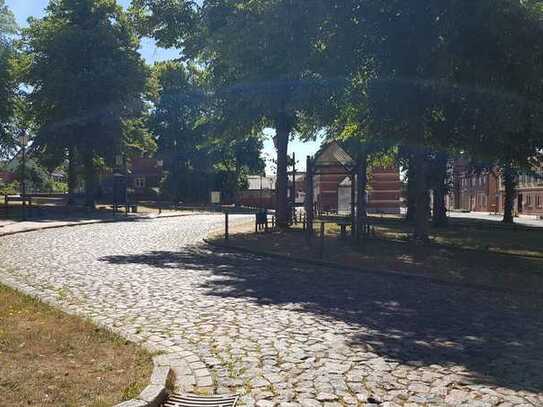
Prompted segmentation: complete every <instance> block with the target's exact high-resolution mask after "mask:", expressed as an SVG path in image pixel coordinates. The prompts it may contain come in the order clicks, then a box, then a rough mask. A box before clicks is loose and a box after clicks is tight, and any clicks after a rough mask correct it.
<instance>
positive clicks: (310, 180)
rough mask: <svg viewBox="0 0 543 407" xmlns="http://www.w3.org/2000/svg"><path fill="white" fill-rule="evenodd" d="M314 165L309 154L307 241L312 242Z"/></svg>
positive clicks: (306, 217)
mask: <svg viewBox="0 0 543 407" xmlns="http://www.w3.org/2000/svg"><path fill="white" fill-rule="evenodd" d="M313 198H314V194H313V165H312V162H311V158H310V157H309V156H308V157H307V160H306V175H305V202H304V209H305V236H306V242H307V243H308V244H311V237H312V235H313Z"/></svg>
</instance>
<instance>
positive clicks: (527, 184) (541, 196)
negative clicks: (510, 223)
mask: <svg viewBox="0 0 543 407" xmlns="http://www.w3.org/2000/svg"><path fill="white" fill-rule="evenodd" d="M498 202H499V211H500V212H503V207H504V203H505V191H504V187H503V182H502V180H501V177H500V179H499V184H498ZM514 211H515V213H517V214H519V215H537V216H543V169H540V170H539V171H537V174H534V175H526V174H524V175H520V176H519V177H518V186H517V196H516V198H515V205H514Z"/></svg>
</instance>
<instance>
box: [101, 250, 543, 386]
mask: <svg viewBox="0 0 543 407" xmlns="http://www.w3.org/2000/svg"><path fill="white" fill-rule="evenodd" d="M101 260H102V261H107V262H109V263H111V264H146V265H151V266H153V267H157V268H162V269H171V270H172V271H174V270H178V271H179V272H180V273H187V272H191V273H194V272H201V273H202V281H201V285H202V287H204V288H206V290H207V295H209V296H217V297H225V298H238V299H245V300H247V301H251V302H254V303H256V304H266V305H277V306H285V305H289V306H291V305H292V304H295V305H296V310H297V312H302V313H310V314H312V315H315V316H319V317H325V318H327V319H328V320H329V319H332V320H334V321H336V322H337V323H346V324H348V325H349V326H350V327H351V335H350V337H349V338H348V339H349V341H350V345H351V346H353V347H360V349H361V350H364V349H370V350H371V351H372V352H375V353H377V354H379V355H381V356H383V357H384V358H386V359H392V360H395V361H398V362H400V363H404V364H408V365H413V366H429V365H440V366H446V367H452V366H464V367H465V368H466V369H467V371H469V373H470V374H469V375H468V376H466V377H465V381H466V384H485V385H495V386H500V387H505V388H509V389H512V390H527V391H533V392H541V391H543V368H542V367H543V312H542V310H543V305H542V304H543V302H542V301H541V300H539V299H535V298H518V297H513V296H511V295H506V294H503V293H497V292H492V291H481V290H477V289H471V288H461V287H454V286H449V285H444V284H438V283H432V282H429V281H426V280H422V279H413V278H410V277H402V276H394V275H379V274H375V273H362V272H353V271H345V270H335V269H330V268H324V267H316V266H300V265H295V264H292V263H287V262H284V261H281V260H275V259H270V258H260V257H255V256H251V255H245V254H234V253H229V252H226V251H220V250H209V248H208V247H207V246H194V247H190V248H186V249H184V250H183V251H180V252H166V251H164V252H149V253H145V254H141V255H130V256H108V257H104V258H102V259H101ZM204 272H205V273H204ZM209 273H210V274H209Z"/></svg>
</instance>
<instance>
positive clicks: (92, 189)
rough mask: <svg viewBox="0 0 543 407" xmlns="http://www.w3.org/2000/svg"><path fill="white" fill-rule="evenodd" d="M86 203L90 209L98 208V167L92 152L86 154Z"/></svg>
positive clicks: (84, 163)
mask: <svg viewBox="0 0 543 407" xmlns="http://www.w3.org/2000/svg"><path fill="white" fill-rule="evenodd" d="M83 166H84V168H85V205H86V206H87V207H88V208H90V209H95V208H96V168H95V166H94V160H93V156H92V153H91V152H87V153H86V154H85V158H84V160H83Z"/></svg>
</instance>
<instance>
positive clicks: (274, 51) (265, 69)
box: [133, 0, 330, 228]
mask: <svg viewBox="0 0 543 407" xmlns="http://www.w3.org/2000/svg"><path fill="white" fill-rule="evenodd" d="M133 4H134V9H133V14H134V15H135V16H136V19H137V20H138V21H139V24H138V25H139V26H140V27H142V30H143V33H145V34H151V35H153V36H154V37H155V38H156V39H157V40H158V41H159V44H162V45H164V46H178V47H179V46H182V47H183V49H184V53H185V56H186V57H187V58H192V59H193V60H196V61H198V62H199V63H201V64H202V65H205V66H206V68H207V72H208V75H209V78H210V82H211V84H212V87H213V90H214V91H215V96H216V98H218V99H219V100H221V101H222V105H223V109H224V111H225V112H227V116H228V117H230V118H232V120H234V119H235V120H237V121H238V122H239V123H240V127H245V128H247V127H253V128H254V129H255V130H256V131H258V130H260V129H262V128H263V127H266V126H270V127H273V128H275V130H276V137H275V139H274V141H275V147H276V149H277V198H278V199H277V202H278V206H277V222H278V226H279V227H282V228H285V227H288V222H289V205H288V192H287V190H288V177H287V164H288V157H287V150H288V142H289V138H290V137H292V136H293V134H294V132H295V131H296V130H297V126H298V124H299V121H298V119H299V117H300V115H301V114H302V113H303V112H305V111H307V110H311V109H313V108H316V107H318V105H319V101H322V100H323V98H324V95H326V94H327V93H328V92H329V87H330V83H329V82H326V81H323V80H322V77H321V76H320V75H319V73H318V71H316V69H315V67H317V66H318V63H316V62H317V61H319V58H320V56H321V54H322V52H321V49H320V48H319V47H318V44H316V42H315V41H316V39H317V38H318V35H319V27H320V17H319V16H320V13H319V12H318V8H319V2H318V1H315V2H312V5H311V7H308V6H307V4H306V3H304V2H299V1H293V0H271V1H262V0H257V1H253V2H247V1H244V0H228V1H222V0H221V1H219V0H205V1H203V2H202V3H201V5H198V4H197V2H195V1H190V0H185V1H183V0H136V1H135V2H134V3H133Z"/></svg>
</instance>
